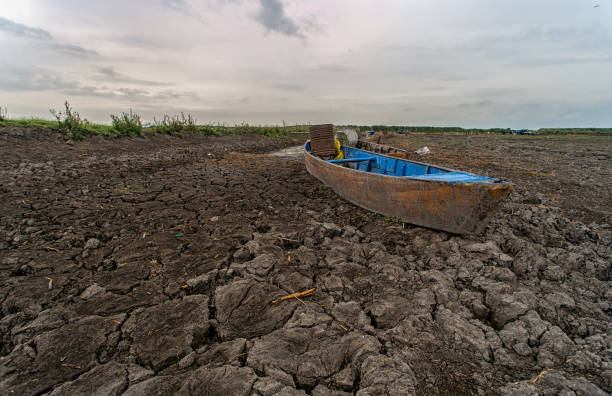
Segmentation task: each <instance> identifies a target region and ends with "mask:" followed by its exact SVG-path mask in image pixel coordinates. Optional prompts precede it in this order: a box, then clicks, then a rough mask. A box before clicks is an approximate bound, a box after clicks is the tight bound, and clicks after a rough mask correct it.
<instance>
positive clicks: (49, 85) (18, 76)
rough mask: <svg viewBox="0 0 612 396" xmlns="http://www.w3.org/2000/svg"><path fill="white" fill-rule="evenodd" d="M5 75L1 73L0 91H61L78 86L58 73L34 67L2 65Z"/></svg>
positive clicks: (0, 65) (0, 64)
mask: <svg viewBox="0 0 612 396" xmlns="http://www.w3.org/2000/svg"><path fill="white" fill-rule="evenodd" d="M0 67H1V68H2V70H5V71H6V72H5V73H0V89H1V90H4V91H9V92H17V91H61V90H64V89H72V88H75V87H77V86H78V84H77V83H76V82H74V81H70V80H66V79H65V78H63V77H62V76H60V75H59V74H57V73H54V72H52V71H50V70H46V69H41V68H38V67H34V66H24V65H19V66H16V65H11V64H6V63H0Z"/></svg>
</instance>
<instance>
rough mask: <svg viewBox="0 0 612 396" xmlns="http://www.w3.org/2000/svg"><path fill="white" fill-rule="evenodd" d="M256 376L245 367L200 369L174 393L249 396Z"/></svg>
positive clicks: (179, 395)
mask: <svg viewBox="0 0 612 396" xmlns="http://www.w3.org/2000/svg"><path fill="white" fill-rule="evenodd" d="M256 380H257V375H255V373H254V372H253V370H252V369H250V368H247V367H233V366H223V367H217V368H212V369H211V368H210V367H208V366H204V367H201V368H199V369H197V370H196V371H194V372H193V373H192V374H191V375H190V376H189V378H188V379H187V380H186V381H185V382H184V383H183V386H182V387H181V388H180V389H179V390H178V392H177V393H176V395H177V396H187V395H206V394H211V395H212V394H215V395H232V396H241V395H244V396H249V395H250V394H251V389H252V388H253V384H254V383H255V381H256Z"/></svg>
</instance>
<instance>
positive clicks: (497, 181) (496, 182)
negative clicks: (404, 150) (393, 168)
mask: <svg viewBox="0 0 612 396" xmlns="http://www.w3.org/2000/svg"><path fill="white" fill-rule="evenodd" d="M309 143H310V142H306V143H305V144H304V154H308V155H309V156H310V157H312V158H313V159H315V160H318V161H320V162H322V163H324V164H326V165H329V166H336V167H338V168H341V169H347V170H351V171H355V172H362V173H364V174H367V175H373V176H376V177H389V178H393V179H398V180H399V179H410V180H411V181H422V182H429V183H442V184H453V185H455V184H466V185H490V186H499V185H510V186H513V184H512V183H511V182H509V181H505V180H502V179H499V178H493V177H492V178H491V179H492V180H491V181H473V182H465V181H452V180H434V179H424V178H419V177H413V176H408V175H406V176H396V175H387V174H382V173H376V172H366V171H362V170H359V169H353V168H347V167H344V166H340V165H338V164H335V163H332V162H327V161H325V160H324V159H321V158H319V157H317V156H315V155H314V154H312V153H311V152H310V151H308V150H307V149H306V146H307V145H308V144H309ZM351 149H352V150H358V151H361V152H364V153H368V154H370V155H375V156H381V157H385V158H391V159H394V160H398V161H405V162H410V163H413V164H418V165H423V166H433V167H435V168H437V169H442V170H445V171H448V172H460V173H464V174H467V175H471V176H482V175H477V174H474V173H469V172H465V171H460V170H456V169H452V168H446V167H444V166H438V165H432V164H428V163H426V162H419V161H413V160H408V159H404V158H396V157H391V156H388V155H384V154H380V153H373V152H371V151H367V150H362V149H358V148H355V147H351ZM485 177H489V176H485Z"/></svg>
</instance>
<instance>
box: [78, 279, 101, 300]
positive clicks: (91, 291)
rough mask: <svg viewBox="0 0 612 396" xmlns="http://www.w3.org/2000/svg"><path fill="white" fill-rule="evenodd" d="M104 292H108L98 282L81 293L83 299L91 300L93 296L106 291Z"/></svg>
mask: <svg viewBox="0 0 612 396" xmlns="http://www.w3.org/2000/svg"><path fill="white" fill-rule="evenodd" d="M104 292H106V289H105V288H103V287H100V286H98V284H97V283H94V284H93V285H91V286H89V287H88V288H87V289H85V290H84V291H83V293H81V298H82V299H83V300H89V299H90V298H92V297H93V296H95V295H97V294H99V293H104Z"/></svg>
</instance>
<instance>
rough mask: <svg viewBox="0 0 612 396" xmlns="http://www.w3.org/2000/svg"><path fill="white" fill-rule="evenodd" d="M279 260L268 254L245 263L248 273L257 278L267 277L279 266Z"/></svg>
mask: <svg viewBox="0 0 612 396" xmlns="http://www.w3.org/2000/svg"><path fill="white" fill-rule="evenodd" d="M277 262H278V260H277V258H276V257H274V255H272V254H269V253H266V254H262V255H260V256H257V257H255V258H254V259H253V260H251V261H249V262H247V263H245V267H246V270H247V272H248V273H250V274H252V275H255V276H266V275H268V273H269V272H270V271H271V270H272V268H274V265H275V264H277Z"/></svg>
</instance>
